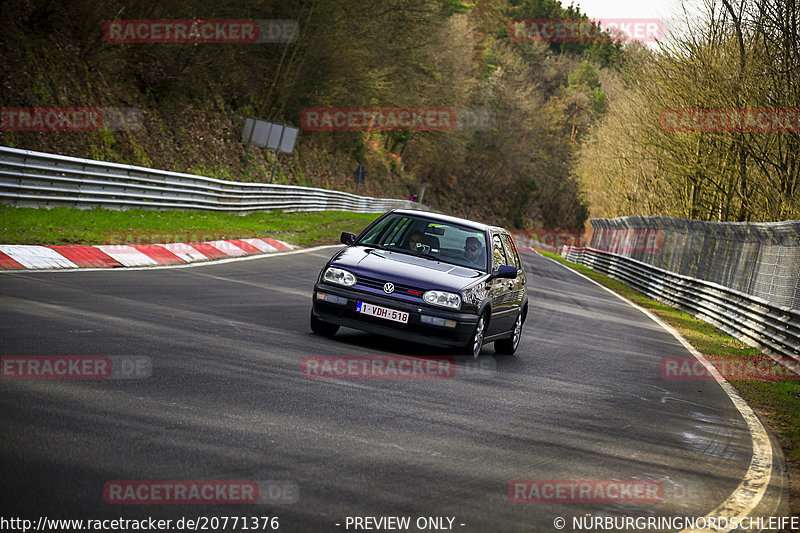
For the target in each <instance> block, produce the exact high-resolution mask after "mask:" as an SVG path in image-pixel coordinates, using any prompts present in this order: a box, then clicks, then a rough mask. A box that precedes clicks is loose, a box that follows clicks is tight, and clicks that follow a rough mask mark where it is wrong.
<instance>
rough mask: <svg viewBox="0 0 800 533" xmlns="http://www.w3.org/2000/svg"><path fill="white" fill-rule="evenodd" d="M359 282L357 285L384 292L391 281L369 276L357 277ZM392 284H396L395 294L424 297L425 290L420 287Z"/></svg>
mask: <svg viewBox="0 0 800 533" xmlns="http://www.w3.org/2000/svg"><path fill="white" fill-rule="evenodd" d="M357 278H358V282H357V283H356V285H361V286H363V287H367V288H369V289H378V290H380V291H383V286H384V285H385V284H386V283H387V282H388V281H389V280H381V279H378V278H370V277H367V276H357ZM391 283H393V284H394V294H402V295H405V296H411V297H413V298H419V299H420V300H421V299H422V295H423V294H424V293H425V289H422V288H419V287H413V286H411V285H404V284H402V283H396V282H394V281H392V282H391Z"/></svg>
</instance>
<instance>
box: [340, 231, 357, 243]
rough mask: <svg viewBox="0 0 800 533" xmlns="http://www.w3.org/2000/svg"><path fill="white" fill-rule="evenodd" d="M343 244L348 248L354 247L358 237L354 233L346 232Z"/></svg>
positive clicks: (343, 234) (342, 238)
mask: <svg viewBox="0 0 800 533" xmlns="http://www.w3.org/2000/svg"><path fill="white" fill-rule="evenodd" d="M341 240H342V244H346V245H347V246H352V245H353V244H355V242H356V236H355V234H353V233H347V232H346V231H343V232H342V237H341Z"/></svg>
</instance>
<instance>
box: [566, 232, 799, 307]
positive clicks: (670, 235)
mask: <svg viewBox="0 0 800 533" xmlns="http://www.w3.org/2000/svg"><path fill="white" fill-rule="evenodd" d="M591 223H592V228H593V231H592V234H591V242H589V243H585V244H583V243H582V245H584V246H590V247H592V248H596V249H600V250H606V251H608V252H614V253H617V254H619V255H624V256H626V257H631V258H633V259H638V260H639V261H644V262H645V263H648V264H650V265H653V266H656V267H659V268H663V269H665V270H669V271H670V272H676V273H678V274H683V275H685V276H689V277H691V278H694V279H702V280H706V281H711V282H713V283H718V284H720V285H724V286H726V287H730V288H731V289H736V290H737V291H741V292H745V293H747V294H752V295H754V296H758V297H759V298H763V299H765V300H768V301H770V302H772V303H775V304H778V305H784V306H787V307H791V308H792V309H800V220H785V221H782V222H711V221H704V220H688V219H685V218H673V217H662V216H644V217H620V218H613V219H603V218H595V219H592V220H591ZM650 238H654V239H655V242H654V244H655V246H630V244H629V243H630V242H631V239H638V240H641V241H642V242H647V241H648V239H650ZM565 244H572V245H575V244H574V243H565Z"/></svg>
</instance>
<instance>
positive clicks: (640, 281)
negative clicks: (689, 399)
mask: <svg viewBox="0 0 800 533" xmlns="http://www.w3.org/2000/svg"><path fill="white" fill-rule="evenodd" d="M561 255H562V256H564V257H565V258H566V259H567V261H570V262H572V263H580V264H582V265H585V266H587V267H589V268H592V269H593V270H597V271H598V272H602V273H604V274H607V275H608V276H610V277H612V278H615V279H617V280H619V281H622V282H624V283H627V284H628V285H630V286H632V287H633V288H635V289H636V290H638V291H639V292H642V293H644V294H646V295H647V296H650V297H651V298H655V299H657V300H660V301H663V302H666V303H668V304H670V305H673V306H675V307H679V308H681V309H684V310H686V311H688V312H689V313H691V314H693V315H695V316H696V317H698V318H701V319H703V320H705V321H706V322H709V323H711V324H713V325H714V326H716V327H718V328H719V329H721V330H722V331H724V332H726V333H728V334H730V335H733V336H734V337H737V338H739V339H741V340H743V341H744V342H746V343H748V344H750V345H751V346H754V347H756V348H759V349H761V350H762V351H763V352H764V353H765V354H767V355H768V356H770V357H771V358H772V359H774V360H776V361H778V362H780V363H781V364H783V365H784V366H786V367H787V368H789V369H790V370H792V371H793V372H795V373H798V374H800V311H798V310H795V309H790V308H788V307H783V306H779V305H775V304H770V303H769V302H767V301H766V300H764V299H762V298H759V297H756V296H752V295H750V294H746V293H744V292H741V291H737V290H735V289H731V288H729V287H725V286H723V285H719V284H717V283H713V282H710V281H705V280H700V279H696V278H691V277H689V276H684V275H682V274H676V273H674V272H670V271H667V270H664V269H661V268H658V267H655V266H652V265H650V264H648V263H645V262H642V261H639V260H636V259H632V258H630V257H625V256H622V255H617V254H613V253H609V252H605V251H602V250H598V249H596V248H589V247H567V246H564V248H563V249H562V254H561Z"/></svg>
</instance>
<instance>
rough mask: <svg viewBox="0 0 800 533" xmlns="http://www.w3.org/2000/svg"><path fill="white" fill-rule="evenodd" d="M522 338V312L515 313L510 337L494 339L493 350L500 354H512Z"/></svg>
mask: <svg viewBox="0 0 800 533" xmlns="http://www.w3.org/2000/svg"><path fill="white" fill-rule="evenodd" d="M521 338H522V312H520V314H518V315H517V320H516V322H514V332H513V333H512V334H511V337H509V338H507V339H500V340H499V341H494V351H495V352H497V353H499V354H502V355H514V352H516V351H517V347H518V346H519V340H520V339H521Z"/></svg>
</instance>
